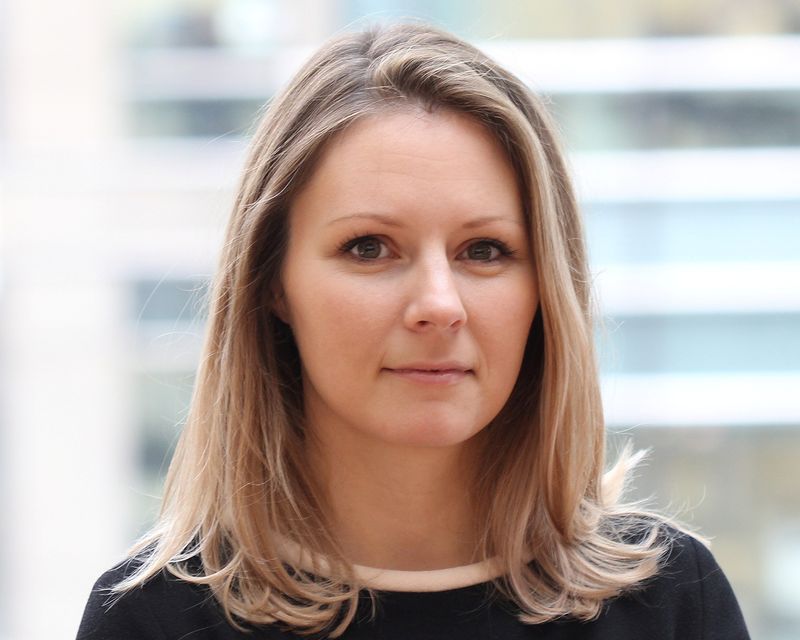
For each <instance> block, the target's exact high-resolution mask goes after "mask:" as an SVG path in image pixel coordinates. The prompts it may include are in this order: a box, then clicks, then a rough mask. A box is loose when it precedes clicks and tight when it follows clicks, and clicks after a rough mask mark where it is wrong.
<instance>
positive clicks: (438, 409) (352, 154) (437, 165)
mask: <svg viewBox="0 0 800 640" xmlns="http://www.w3.org/2000/svg"><path fill="white" fill-rule="evenodd" d="M537 302H538V296H537V288H536V279H535V274H534V269H533V260H532V257H531V255H530V249H529V246H528V240H527V235H526V228H525V222H524V220H523V213H522V205H521V202H520V196H519V191H518V187H517V183H516V180H515V175H514V171H513V169H512V168H511V166H510V164H509V162H508V160H507V158H506V156H505V154H504V152H503V150H502V149H501V147H500V146H499V144H498V143H497V142H496V141H495V140H494V139H493V138H492V137H491V135H490V134H489V133H488V132H487V131H486V130H485V129H484V128H483V127H482V126H481V125H480V124H478V123H477V122H476V121H474V120H472V119H470V118H469V117H467V116H464V115H461V114H457V113H453V112H449V111H440V112H436V113H427V112H423V111H421V110H417V109H412V108H409V109H408V110H404V111H398V112H391V113H387V114H379V115H376V116H370V117H368V118H365V119H363V120H361V121H359V122H357V123H356V124H354V125H353V126H352V127H350V128H349V129H348V130H347V131H345V132H344V133H343V134H342V135H340V136H338V137H336V138H335V139H334V140H333V141H332V142H331V143H330V144H329V145H328V146H327V147H326V149H325V151H324V153H323V155H322V157H321V158H320V161H319V163H318V164H317V166H316V169H315V171H314V173H313V175H312V176H311V178H310V180H309V182H308V183H307V184H306V185H305V186H304V188H303V189H302V190H301V192H300V193H299V194H298V195H297V197H296V198H295V200H294V202H293V203H292V206H291V210H290V232H289V245H288V249H287V254H286V258H285V262H284V265H283V271H282V277H281V288H280V291H279V292H278V303H277V309H276V311H277V313H278V314H279V315H280V316H281V317H282V318H283V319H284V320H285V321H286V322H287V323H288V324H289V325H290V326H291V328H292V332H293V333H294V336H295V339H296V342H297V346H298V349H299V352H300V357H301V360H302V368H303V372H302V373H303V385H304V387H303V389H304V399H305V410H306V416H307V420H308V425H309V428H311V429H312V430H316V431H317V432H318V433H319V434H325V435H327V436H329V437H334V438H335V437H337V434H338V435H347V436H348V437H350V438H353V437H356V438H358V439H363V441H364V442H372V443H384V444H393V445H405V446H426V447H431V446H449V445H456V444H459V443H462V442H464V441H466V440H467V439H469V438H470V437H471V436H473V435H474V434H476V433H477V432H479V431H480V430H481V429H483V427H484V426H486V425H487V423H488V422H489V421H491V420H492V419H493V418H494V417H495V416H496V415H497V414H498V412H499V411H500V409H501V408H502V407H503V405H504V404H505V402H506V400H507V399H508V397H509V395H510V393H511V390H512V388H513V386H514V383H515V381H516V379H517V375H518V373H519V369H520V365H521V362H522V356H523V352H524V349H525V343H526V340H527V337H528V332H529V330H530V327H531V323H532V321H533V317H534V314H535V312H536V307H537ZM345 430H346V431H347V433H346V434H345Z"/></svg>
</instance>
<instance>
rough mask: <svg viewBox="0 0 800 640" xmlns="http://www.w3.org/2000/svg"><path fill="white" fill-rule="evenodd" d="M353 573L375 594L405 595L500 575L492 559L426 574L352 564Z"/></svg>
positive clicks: (443, 588)
mask: <svg viewBox="0 0 800 640" xmlns="http://www.w3.org/2000/svg"><path fill="white" fill-rule="evenodd" d="M353 570H354V571H355V574H356V577H357V578H358V579H359V580H360V581H361V583H362V584H363V585H364V586H366V587H369V588H371V589H376V590H378V591H406V592H409V591H413V592H434V591H450V590H452V589H460V588H463V587H471V586H474V585H476V584H481V583H484V582H489V581H490V580H494V579H495V578H497V577H498V576H499V575H500V574H501V573H502V571H501V569H500V566H499V563H498V562H497V561H496V560H495V559H494V558H490V559H488V560H483V561H481V562H475V563H473V564H467V565H463V566H460V567H449V568H446V569H432V570H427V571H403V570H399V569H378V568H375V567H365V566H362V565H354V566H353Z"/></svg>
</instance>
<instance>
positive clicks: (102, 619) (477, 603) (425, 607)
mask: <svg viewBox="0 0 800 640" xmlns="http://www.w3.org/2000/svg"><path fill="white" fill-rule="evenodd" d="M130 566H131V564H130V563H124V564H122V565H120V566H118V567H116V568H114V569H112V570H111V571H108V572H107V573H105V574H103V576H101V577H100V579H99V580H98V581H97V583H96V584H95V586H94V588H93V590H92V592H91V596H90V598H89V602H88V604H87V605H86V611H85V613H84V617H83V621H82V622H81V626H80V629H79V631H78V640H112V639H113V640H201V639H202V640H212V639H213V640H234V639H238V640H241V639H244V638H251V639H252V640H262V639H275V640H277V639H284V640H286V639H290V638H302V637H306V638H307V637H308V636H300V635H297V634H295V633H292V632H291V631H289V630H286V629H280V628H278V627H277V626H267V627H251V628H249V631H248V632H245V633H243V632H241V631H238V630H236V629H235V628H234V627H232V626H231V625H230V624H229V623H228V622H227V620H226V619H225V616H224V615H223V613H222V611H221V609H220V607H219V605H218V604H217V602H216V600H215V599H214V598H213V597H212V596H211V594H210V592H209V591H208V589H207V588H206V587H199V586H194V585H190V584H189V583H186V582H184V581H182V580H179V579H177V578H175V577H173V576H171V575H168V574H167V573H166V572H162V573H161V574H159V575H158V576H157V577H156V578H153V579H152V580H150V581H149V582H148V583H147V584H145V585H144V586H143V587H141V588H137V589H135V590H133V591H130V592H127V593H125V594H124V595H123V596H122V597H121V598H119V599H118V600H117V601H116V602H115V603H114V604H113V605H112V606H108V602H109V592H108V587H110V586H111V585H113V584H115V583H117V582H119V581H120V580H121V579H122V578H123V577H125V575H126V572H128V571H130ZM362 600H363V602H362V605H361V606H360V607H359V612H358V614H357V617H356V621H355V622H354V623H353V624H352V625H351V626H350V627H349V628H348V629H347V631H346V632H345V634H344V635H343V636H342V638H343V640H367V639H369V640H380V639H386V640H393V639H397V640H400V639H402V640H449V639H454V640H456V639H457V640H471V639H475V640H477V639H481V640H483V639H490V638H491V639H497V640H501V639H502V640H513V639H517V638H519V639H522V638H539V639H541V640H545V639H546V640H565V639H568V638H569V639H572V638H575V639H585V640H601V639H602V640H642V639H644V640H662V639H663V640H667V639H670V640H694V639H696V640H744V639H746V638H749V635H748V632H747V628H746V626H745V623H744V620H743V618H742V613H741V611H740V609H739V605H738V603H737V602H736V598H735V596H734V594H733V591H732V590H731V587H730V584H729V583H728V580H727V579H726V578H725V575H724V574H723V573H722V570H721V569H720V568H719V566H718V565H717V563H716V561H715V560H714V558H713V556H712V555H711V553H710V552H709V551H708V550H707V549H706V548H705V547H704V546H703V545H701V544H700V543H698V542H697V541H696V540H694V539H693V538H690V537H688V536H678V537H676V538H675V539H674V541H673V542H672V547H671V551H670V556H669V558H668V561H667V562H666V563H665V566H664V568H663V569H662V570H661V571H660V572H659V574H658V575H657V576H656V577H655V578H653V579H651V580H650V581H649V582H648V583H647V584H646V585H645V586H644V587H643V588H641V589H638V590H635V591H632V592H630V593H628V594H626V595H623V596H620V597H617V598H615V599H613V600H609V601H608V602H607V603H606V605H605V607H604V609H603V612H602V614H601V615H600V617H599V618H597V619H596V620H594V621H591V622H581V621H578V620H573V619H569V618H565V619H561V620H558V621H554V622H548V623H545V624H536V625H528V624H523V623H522V622H520V621H519V620H518V619H517V617H516V616H515V610H514V607H513V605H512V604H511V603H509V602H507V601H504V600H503V599H502V598H501V597H500V596H498V595H497V594H496V593H495V592H494V590H493V588H492V583H490V582H483V583H480V584H475V585H471V586H466V587H461V588H456V589H450V590H445V591H432V592H431V591H426V592H407V591H380V592H378V603H379V604H378V607H377V614H376V615H375V616H374V617H373V616H372V615H371V612H372V611H371V607H370V606H369V601H368V599H367V598H366V597H364V598H363V599H362Z"/></svg>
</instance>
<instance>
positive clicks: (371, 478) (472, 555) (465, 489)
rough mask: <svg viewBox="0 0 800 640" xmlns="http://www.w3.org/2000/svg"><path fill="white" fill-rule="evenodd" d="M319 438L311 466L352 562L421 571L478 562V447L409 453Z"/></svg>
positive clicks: (351, 439) (344, 437)
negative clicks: (473, 492) (474, 493)
mask: <svg viewBox="0 0 800 640" xmlns="http://www.w3.org/2000/svg"><path fill="white" fill-rule="evenodd" d="M315 436H316V437H314V438H313V439H312V440H311V443H310V444H309V450H308V455H309V459H310V461H311V467H312V468H313V469H315V470H316V476H317V477H316V480H317V483H318V486H320V487H321V488H322V491H323V492H324V496H325V504H326V505H327V506H328V511H329V512H328V514H327V515H328V518H329V520H330V522H331V526H332V527H333V532H334V535H335V537H336V539H337V541H338V543H339V545H340V547H341V549H342V550H343V552H344V554H345V557H346V558H347V559H348V560H349V561H350V562H352V563H353V564H358V565H364V566H368V567H377V568H382V569H398V570H408V571H415V570H432V569H442V568H447V567H454V566H461V565H465V564H470V563H471V562H475V561H476V560H477V559H478V558H476V548H477V535H476V534H477V523H476V522H475V511H474V506H473V503H472V500H471V498H470V496H471V491H470V489H471V486H472V476H473V472H472V471H471V470H472V469H474V468H475V466H474V455H473V454H472V451H473V450H474V449H475V448H476V445H475V444H472V443H470V442H468V443H463V444H460V445H457V446H452V447H405V446H394V445H387V444H386V443H384V442H375V441H368V440H366V441H365V439H363V438H362V437H360V436H358V435H355V436H354V435H353V434H348V433H342V432H341V431H340V432H337V433H336V434H335V437H330V438H326V437H325V434H324V433H323V434H319V433H316V434H315Z"/></svg>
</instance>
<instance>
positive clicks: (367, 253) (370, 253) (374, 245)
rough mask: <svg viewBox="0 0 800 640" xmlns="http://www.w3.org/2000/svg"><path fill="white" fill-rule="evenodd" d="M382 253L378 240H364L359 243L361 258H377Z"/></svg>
mask: <svg viewBox="0 0 800 640" xmlns="http://www.w3.org/2000/svg"><path fill="white" fill-rule="evenodd" d="M380 254H381V245H380V243H378V242H377V241H376V240H364V241H363V242H360V243H359V245H358V256H359V257H360V258H377V257H378V256H380Z"/></svg>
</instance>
